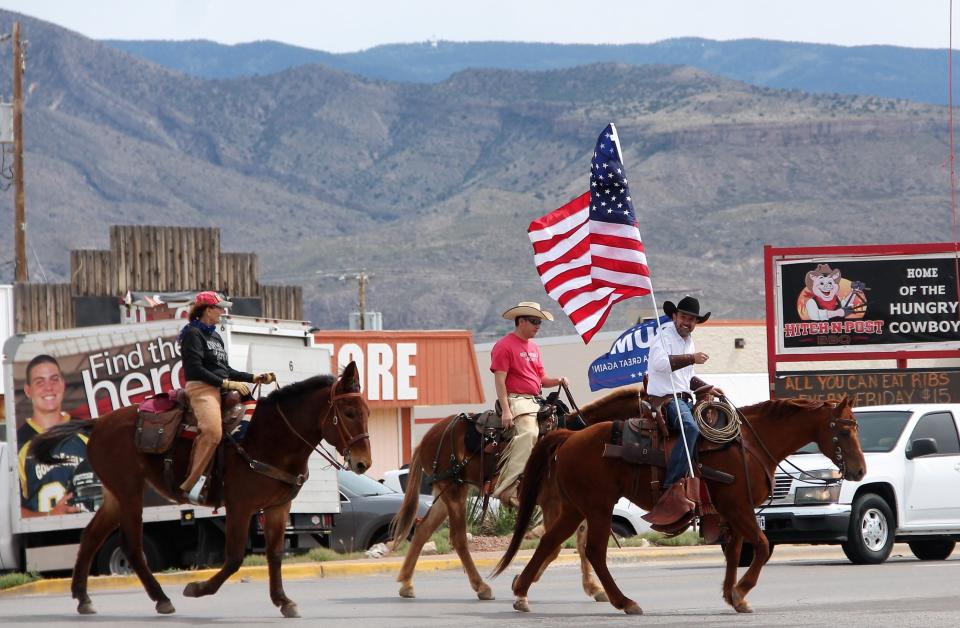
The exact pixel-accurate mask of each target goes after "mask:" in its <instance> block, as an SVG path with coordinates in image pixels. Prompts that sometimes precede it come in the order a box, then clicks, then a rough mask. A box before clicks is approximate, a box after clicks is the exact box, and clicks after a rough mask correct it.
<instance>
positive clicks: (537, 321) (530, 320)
mask: <svg viewBox="0 0 960 628" xmlns="http://www.w3.org/2000/svg"><path fill="white" fill-rule="evenodd" d="M523 320H525V321H527V322H528V323H530V324H531V325H536V326H537V327H539V326H540V325H541V323H543V319H542V318H537V317H535V316H526V317H524V319H523Z"/></svg>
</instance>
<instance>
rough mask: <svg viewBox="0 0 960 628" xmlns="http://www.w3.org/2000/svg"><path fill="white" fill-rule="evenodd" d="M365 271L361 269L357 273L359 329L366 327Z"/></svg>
mask: <svg viewBox="0 0 960 628" xmlns="http://www.w3.org/2000/svg"><path fill="white" fill-rule="evenodd" d="M367 279H368V276H367V271H365V270H361V271H360V273H359V274H358V275H357V280H358V281H359V282H360V303H359V305H360V329H361V330H364V329H366V328H367Z"/></svg>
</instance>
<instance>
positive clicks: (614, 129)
mask: <svg viewBox="0 0 960 628" xmlns="http://www.w3.org/2000/svg"><path fill="white" fill-rule="evenodd" d="M610 130H611V135H612V136H613V137H611V139H612V140H613V143H614V145H615V146H616V147H617V154H618V155H619V156H620V163H621V164H623V151H622V150H621V149H620V136H619V135H618V134H617V125H616V124H614V123H613V122H611V123H610ZM623 167H624V172H626V167H627V166H626V164H623ZM638 222H639V221H638ZM647 268H650V260H649V259H647ZM650 300H651V301H652V302H653V315H654V317H655V318H656V319H657V337H658V338H659V339H660V348H661V349H663V352H664V353H666V352H667V346H666V342H665V341H664V339H663V334H661V333H660V328H661V327H662V323H661V322H660V310H659V309H658V308H657V297H656V295H655V294H654V292H653V273H652V272H651V273H650ZM669 357H670V356H669V354H667V358H668V360H669ZM670 390H671V393H672V394H673V403H674V404H675V405H676V408H677V423H679V424H680V441H681V442H682V443H683V451H684V452H685V453H686V455H687V469H689V470H690V476H691V477H692V476H693V475H694V472H693V458H692V456H691V454H690V449H689V448H688V447H687V437H686V434H685V433H684V429H683V417H682V416H680V398H679V397H678V396H677V387H676V386H675V385H674V381H673V372H672V371H671V372H670ZM668 471H669V469H668Z"/></svg>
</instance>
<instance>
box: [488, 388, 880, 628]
mask: <svg viewBox="0 0 960 628" xmlns="http://www.w3.org/2000/svg"><path fill="white" fill-rule="evenodd" d="M741 411H742V413H743V416H744V422H745V425H744V427H743V429H742V431H741V433H742V440H741V442H742V448H741V446H738V445H737V444H734V445H732V446H730V447H727V448H724V449H719V450H714V451H709V452H707V451H702V452H701V453H700V454H699V455H700V460H701V461H702V463H703V464H705V465H709V466H711V467H713V468H715V469H719V470H720V471H723V472H726V473H729V474H731V475H733V476H734V478H735V480H734V482H733V483H732V484H722V483H719V482H715V481H711V480H708V479H704V480H703V481H704V482H706V484H707V486H708V488H709V491H710V497H711V500H712V502H713V505H714V507H715V508H716V509H717V511H718V512H719V514H720V515H721V516H722V517H723V519H724V520H725V521H726V524H727V525H728V526H729V531H728V537H727V540H726V541H727V542H726V546H725V554H726V562H727V565H726V567H727V568H726V574H725V577H724V581H723V599H724V600H726V602H727V603H728V604H730V605H731V606H732V607H733V608H735V609H736V610H737V611H738V612H741V613H749V612H751V608H750V605H749V604H748V603H747V600H746V597H747V593H748V592H749V591H750V590H751V589H752V588H753V587H754V586H755V585H756V583H757V578H758V577H759V575H760V570H761V569H762V568H763V565H764V564H765V563H766V562H767V558H769V556H770V548H769V544H768V543H767V538H766V536H764V534H763V531H762V530H760V528H759V527H758V526H757V520H756V517H755V515H754V507H755V506H759V505H760V504H761V503H762V502H763V501H764V500H765V499H766V498H767V497H768V495H769V494H770V489H771V486H770V478H772V477H773V473H774V471H775V469H776V466H777V464H779V463H780V461H782V460H783V459H784V458H786V457H787V456H788V455H790V454H791V453H793V452H794V451H796V450H797V449H798V448H800V447H802V446H803V445H805V444H807V443H809V442H815V443H816V444H817V446H818V447H819V448H820V451H821V452H823V453H824V454H826V455H827V456H828V457H830V458H832V459H834V460H836V461H837V463H838V465H839V467H840V469H841V471H842V473H843V477H844V478H845V479H848V480H853V481H856V480H859V479H861V478H862V477H863V475H864V473H865V472H866V462H865V461H864V459H863V452H862V451H861V449H860V440H859V438H858V436H857V423H856V419H855V418H854V416H853V413H852V412H851V408H850V404H849V402H848V401H847V400H846V399H844V400H843V401H841V402H840V403H838V404H835V405H834V404H830V403H827V402H820V401H810V400H788V401H767V402H763V403H760V404H757V405H754V406H749V407H747V408H743V409H742V410H741ZM610 433H611V424H610V423H602V424H597V425H592V426H590V427H588V428H586V429H585V430H583V431H581V432H570V431H565V430H558V431H556V432H554V433H552V434H548V435H547V436H546V437H545V438H544V439H543V440H541V441H540V442H539V443H538V444H537V446H536V447H535V448H534V450H533V455H532V456H531V457H530V460H529V461H528V462H527V466H526V468H525V469H524V476H523V477H524V479H523V483H522V485H521V496H520V508H519V511H518V513H517V523H516V527H515V528H514V532H513V538H512V539H511V540H510V546H509V548H508V549H507V552H506V554H504V556H503V558H502V559H501V560H500V563H499V564H498V565H497V568H496V570H495V572H494V575H497V574H499V573H501V572H502V571H503V570H504V569H506V568H507V566H508V565H509V564H510V562H511V561H512V560H513V558H514V556H515V555H516V553H517V550H518V549H520V542H521V541H522V540H523V535H524V532H525V531H526V529H527V526H528V525H529V523H530V519H531V516H532V514H533V509H534V505H535V504H536V503H539V504H541V505H542V506H543V508H544V520H545V521H546V520H547V510H548V509H550V510H551V511H553V512H552V513H551V514H550V518H549V521H550V522H549V524H547V529H546V532H545V534H544V535H543V537H541V539H540V544H539V545H538V547H537V549H536V551H535V552H534V555H533V558H532V559H531V560H530V562H529V563H527V565H526V567H524V569H523V572H522V573H521V574H520V575H519V576H518V577H517V578H516V579H515V580H514V583H513V593H514V595H515V596H516V600H515V602H514V605H513V607H514V608H515V609H517V610H520V611H529V610H530V607H529V604H528V602H527V591H528V590H529V588H530V585H531V584H532V583H533V582H535V581H536V580H537V578H539V576H540V575H541V574H542V572H543V569H544V568H545V565H546V564H547V562H549V560H551V559H552V557H553V556H555V555H556V553H557V552H558V551H559V549H560V544H561V543H563V541H564V540H565V539H567V538H568V537H569V536H570V535H571V534H573V533H574V531H575V530H577V528H578V526H580V523H581V522H582V521H583V520H584V519H586V520H587V524H588V525H587V529H588V531H587V539H586V547H585V551H586V556H587V558H588V559H589V561H590V564H591V565H592V566H593V568H594V569H595V570H596V572H597V575H598V576H599V577H600V581H601V582H602V583H603V588H604V590H605V591H606V593H607V596H608V597H609V599H610V603H611V604H613V606H615V607H616V608H618V609H622V610H623V611H625V612H626V613H628V614H640V613H641V612H642V611H641V609H640V606H638V605H637V603H636V602H634V601H633V600H631V599H630V598H628V597H626V596H625V595H624V594H623V593H622V592H621V591H620V589H619V588H617V585H616V583H615V582H614V581H613V577H612V576H611V575H610V572H609V570H608V569H607V561H606V558H607V538H608V537H609V535H610V519H611V516H610V513H611V510H612V508H613V505H614V504H615V503H616V502H617V500H618V499H619V498H620V497H627V498H629V499H630V501H632V502H634V503H635V504H637V505H638V506H640V507H641V508H644V509H647V510H650V509H651V508H652V507H653V505H654V502H655V501H656V500H655V499H654V497H653V495H652V494H651V491H650V479H651V478H650V469H649V467H643V466H635V465H631V464H628V463H626V462H624V461H623V460H620V459H614V458H602V457H601V454H602V452H603V448H604V444H605V443H608V442H610ZM744 540H746V541H748V542H750V543H752V544H753V547H754V555H753V562H752V563H751V564H750V567H749V568H748V569H747V572H746V573H745V574H744V576H743V578H741V579H740V581H739V582H736V584H735V580H736V577H737V565H738V561H739V559H740V548H741V545H742V544H743V541H744Z"/></svg>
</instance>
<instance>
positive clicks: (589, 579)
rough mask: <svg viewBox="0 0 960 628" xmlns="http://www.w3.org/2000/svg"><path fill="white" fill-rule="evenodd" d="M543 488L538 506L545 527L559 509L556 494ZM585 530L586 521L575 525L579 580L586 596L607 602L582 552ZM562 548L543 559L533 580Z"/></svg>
mask: <svg viewBox="0 0 960 628" xmlns="http://www.w3.org/2000/svg"><path fill="white" fill-rule="evenodd" d="M543 490H544V492H543V493H542V494H541V499H540V500H539V502H542V503H541V504H540V507H541V508H542V509H543V527H544V529H547V528H548V527H550V524H551V522H553V521H554V520H555V519H556V518H557V517H558V516H559V512H560V509H559V507H558V506H557V504H558V503H559V501H558V500H557V498H556V496H555V495H552V494H550V493H549V492H548V491H549V490H550V489H549V487H544V489H543ZM586 530H587V525H586V523H582V524H581V525H579V526H578V527H577V552H578V553H579V554H580V580H581V583H582V584H583V591H584V593H586V594H587V596H588V597H592V598H593V599H594V600H596V601H597V602H609V601H610V600H608V599H607V594H606V593H605V592H604V590H603V587H602V586H600V583H599V582H597V578H596V576H594V575H593V569H592V568H591V567H590V562H589V561H588V560H587V556H586V553H585V552H584V542H585V539H586V536H585V535H586ZM562 549H563V545H562V544H560V545H558V546H557V548H556V550H554V551H553V553H552V554H551V555H550V556H548V557H547V558H546V559H545V560H544V561H543V565H541V566H540V571H539V572H538V573H537V575H536V576H535V577H534V578H533V581H534V582H539V581H540V578H541V577H542V576H543V572H545V571H546V570H547V567H549V566H550V563H552V562H553V561H554V560H556V558H557V556H559V555H560V551H561V550H562Z"/></svg>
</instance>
